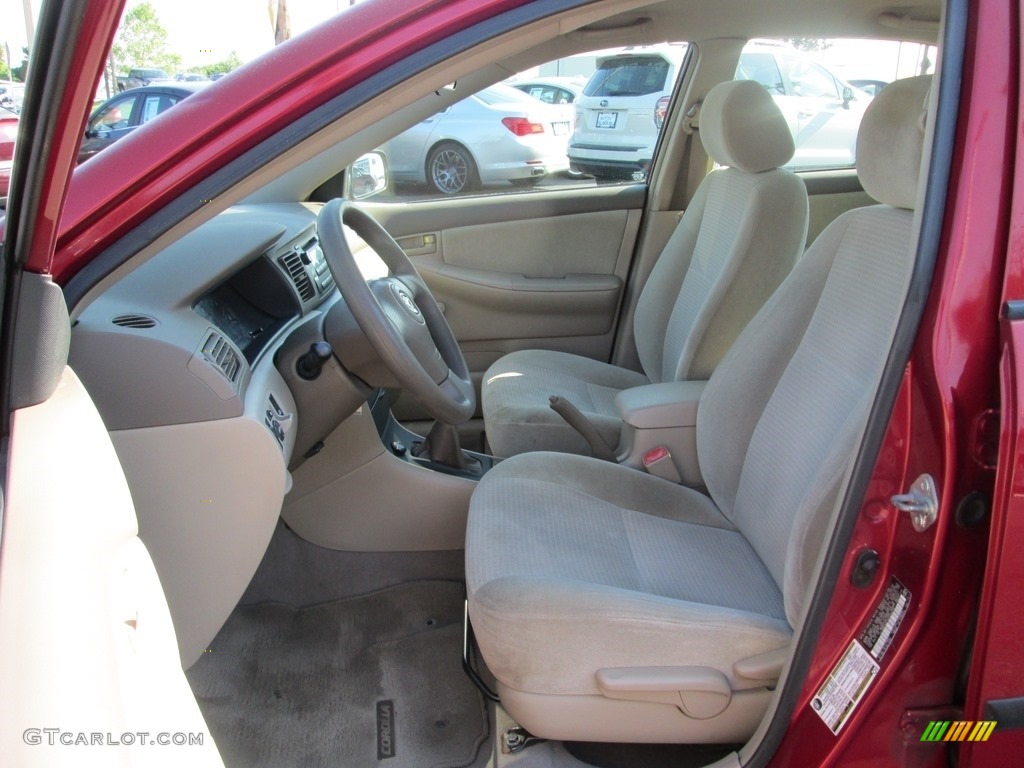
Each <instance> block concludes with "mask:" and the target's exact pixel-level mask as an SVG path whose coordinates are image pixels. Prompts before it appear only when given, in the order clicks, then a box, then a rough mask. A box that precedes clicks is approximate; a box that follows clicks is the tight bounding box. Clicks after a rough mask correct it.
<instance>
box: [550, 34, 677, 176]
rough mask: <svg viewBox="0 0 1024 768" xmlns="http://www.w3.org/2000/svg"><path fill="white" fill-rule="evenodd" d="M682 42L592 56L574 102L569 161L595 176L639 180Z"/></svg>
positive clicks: (651, 149)
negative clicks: (592, 64) (590, 71)
mask: <svg viewBox="0 0 1024 768" xmlns="http://www.w3.org/2000/svg"><path fill="white" fill-rule="evenodd" d="M685 56H686V45H685V44H681V45H659V46H650V47H643V48H627V49H626V50H625V51H623V52H622V53H618V54H615V55H613V56H603V57H600V58H598V60H597V69H596V70H595V71H594V74H593V75H591V76H590V80H588V81H587V84H586V85H585V86H584V88H583V95H582V96H581V97H580V98H578V99H577V100H576V102H575V105H576V129H575V131H574V133H573V136H572V138H571V139H570V140H569V166H570V168H571V169H572V170H573V171H578V172H580V173H587V174H590V175H592V176H596V177H598V178H619V179H622V178H625V179H629V178H634V179H641V178H643V174H644V173H645V171H646V169H647V166H648V165H649V164H650V162H651V158H652V157H653V155H654V145H655V143H656V142H657V140H658V129H659V127H660V123H659V122H656V117H658V114H657V113H658V109H659V107H660V108H661V110H662V111H661V114H660V118H661V119H662V120H663V119H664V110H665V108H666V107H667V106H668V100H669V97H670V96H671V95H672V88H673V87H674V86H675V82H676V76H677V75H678V74H679V66H680V64H682V62H683V58H684V57H685Z"/></svg>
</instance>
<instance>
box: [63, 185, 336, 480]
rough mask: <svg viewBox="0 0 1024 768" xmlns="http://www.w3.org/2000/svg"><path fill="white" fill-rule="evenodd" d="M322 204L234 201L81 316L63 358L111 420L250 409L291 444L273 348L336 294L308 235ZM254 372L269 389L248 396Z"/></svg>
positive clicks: (174, 419)
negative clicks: (67, 354)
mask: <svg viewBox="0 0 1024 768" xmlns="http://www.w3.org/2000/svg"><path fill="white" fill-rule="evenodd" d="M318 211H319V205H316V204H309V205H305V204H299V203H296V204H260V205H249V206H245V205H242V206H235V207H233V208H230V209H228V210H227V211H224V212H223V213H221V214H220V215H218V216H217V217H216V218H214V219H212V220H211V221H209V222H207V223H206V224H204V225H203V226H201V227H199V228H197V229H196V230H194V231H193V232H191V233H189V234H188V235H186V236H185V237H183V238H182V239H180V240H179V241H177V242H176V243H174V244H173V245H171V246H170V247H168V248H166V249H165V250H164V251H162V252H160V253H159V254H157V255H156V256H155V257H153V258H152V259H150V260H149V261H148V262H146V263H145V264H143V265H141V266H140V267H138V268H137V269H136V270H135V271H133V272H132V273H131V274H130V275H128V276H126V277H124V278H122V279H121V280H119V281H118V282H117V283H116V284H115V285H113V286H112V287H111V288H109V289H108V290H107V291H105V292H104V293H103V294H102V295H101V296H100V297H99V298H97V299H96V300H95V301H93V302H92V303H91V304H90V305H89V306H88V307H86V308H85V309H84V310H83V311H82V312H81V313H80V314H78V316H77V317H76V320H75V323H74V326H73V328H72V345H71V355H70V364H71V366H72V368H74V369H75V371H76V372H77V373H78V374H79V376H80V377H81V378H82V380H83V381H84V382H85V384H86V387H87V388H88V389H89V391H90V393H91V394H92V396H93V398H94V399H95V401H96V404H97V407H98V409H99V411H100V413H101V415H102V416H103V418H104V420H105V422H106V424H107V427H108V429H110V430H112V431H119V430H131V429H140V428H148V427H160V426H166V425H172V424H186V423H195V422H203V421H210V420H216V419H227V418H234V417H240V416H242V415H244V414H246V413H247V410H248V411H252V413H251V414H250V415H252V416H253V417H254V418H255V417H258V418H259V420H260V421H261V422H262V423H264V425H265V426H266V427H267V429H268V430H269V431H270V432H271V434H272V435H273V437H274V438H275V440H276V441H277V443H278V445H279V446H280V448H281V449H282V451H285V452H286V454H287V449H289V448H290V446H289V444H288V440H287V439H286V436H285V434H284V432H285V426H284V425H288V426H290V423H291V421H292V420H294V418H295V416H294V413H293V412H294V403H293V401H292V398H291V396H290V393H289V392H288V387H287V385H286V384H285V382H284V381H283V380H282V379H281V377H280V376H279V375H274V374H273V373H272V372H271V369H273V357H274V353H275V351H276V350H277V348H278V347H279V346H280V343H281V342H282V340H283V339H285V338H286V337H287V335H288V334H289V332H290V331H291V330H292V329H293V328H295V327H296V326H297V325H299V324H300V323H302V322H303V321H304V320H309V319H310V318H311V317H312V316H315V315H318V314H321V312H320V310H321V309H322V308H325V305H328V304H330V299H331V298H332V296H333V295H334V294H336V292H335V291H334V279H333V277H332V275H331V272H330V270H329V269H328V266H327V262H326V259H325V258H324V254H323V251H322V250H321V248H320V244H319V241H318V238H317V235H316V215H317V213H318ZM254 382H258V383H259V386H260V387H262V388H263V389H265V390H266V391H265V392H261V393H259V396H258V397H256V398H250V395H251V394H252V393H251V392H250V390H251V389H252V388H253V387H254V386H255V384H254ZM249 399H256V400H257V401H258V402H257V406H256V407H255V408H252V407H250V406H248V405H247V400H249ZM285 459H286V461H287V459H288V456H287V455H286V456H285Z"/></svg>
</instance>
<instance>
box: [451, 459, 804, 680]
mask: <svg viewBox="0 0 1024 768" xmlns="http://www.w3.org/2000/svg"><path fill="white" fill-rule="evenodd" d="M466 555H467V559H466V583H467V591H468V593H469V596H470V600H469V604H470V614H471V620H472V623H473V628H474V631H475V633H476V637H477V641H478V642H479V644H480V648H481V651H482V652H483V655H484V658H486V659H487V665H488V667H489V668H490V670H491V671H492V672H493V673H494V675H495V676H496V677H497V678H498V680H500V681H501V682H502V683H503V684H504V685H506V686H509V687H511V688H515V689H517V690H520V691H525V692H529V693H542V694H575V695H587V694H596V693H598V689H597V686H596V682H595V677H594V676H595V673H596V672H597V670H599V669H603V668H610V667H644V666H692V665H699V666H707V667H712V668H714V669H717V670H719V671H721V672H722V673H723V674H725V675H726V677H728V678H729V679H730V681H731V682H732V683H733V686H734V690H741V689H743V688H744V687H751V686H752V685H754V684H753V683H751V682H750V681H746V682H744V681H742V680H736V679H735V678H734V676H733V673H732V664H733V663H734V662H736V661H738V660H739V659H742V658H746V657H749V656H754V655H756V654H759V653H764V652H766V651H769V650H773V649H776V648H779V647H782V646H784V645H786V643H787V642H788V640H789V638H790V635H791V630H790V627H789V624H788V623H787V622H786V618H785V610H784V606H783V601H782V594H781V592H780V591H779V590H778V588H777V586H776V584H775V582H774V580H773V579H772V578H771V575H770V574H769V573H768V571H767V569H766V568H765V567H764V565H763V564H762V563H761V561H760V560H759V558H758V557H757V555H756V554H755V553H754V551H753V549H752V548H751V546H750V545H749V544H748V543H747V542H746V540H745V539H744V538H743V536H742V535H741V534H740V533H739V532H738V531H737V530H736V529H735V528H734V527H733V526H732V524H731V523H730V522H729V521H728V520H727V519H726V518H725V517H724V516H723V515H722V514H721V513H720V512H719V511H718V510H717V509H716V507H715V505H714V503H713V502H712V501H711V500H710V499H709V498H707V497H706V496H704V495H702V494H700V493H698V492H696V491H694V490H692V489H689V488H684V487H682V486H677V485H673V484H671V483H668V482H666V481H664V480H661V479H659V478H655V477H651V476H650V475H645V474H642V473H640V472H637V471H636V470H633V469H628V468H626V467H621V466H618V465H612V464H608V463H603V462H602V463H599V462H595V461H593V460H592V459H588V458H586V457H581V456H570V455H565V454H553V453H532V454H526V455H522V456H517V457H515V458H514V459H510V460H509V461H506V462H503V463H501V464H499V465H498V466H497V467H495V469H494V470H492V471H491V472H490V473H488V476H487V482H486V483H482V484H481V485H480V486H479V488H478V489H477V491H476V492H475V493H474V494H473V497H472V502H471V509H470V515H469V528H468V531H467V537H466ZM723 637H728V638H729V642H728V643H723V642H722V638H723ZM761 684H762V685H763V683H761Z"/></svg>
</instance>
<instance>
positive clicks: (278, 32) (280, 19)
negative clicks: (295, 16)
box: [267, 0, 292, 45]
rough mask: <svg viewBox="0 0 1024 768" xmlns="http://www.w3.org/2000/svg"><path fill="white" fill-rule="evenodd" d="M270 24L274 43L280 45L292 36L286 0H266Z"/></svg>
mask: <svg viewBox="0 0 1024 768" xmlns="http://www.w3.org/2000/svg"><path fill="white" fill-rule="evenodd" d="M267 12H268V13H269V14H270V26H271V27H272V28H273V29H274V45H280V44H281V43H283V42H284V41H285V40H287V39H288V38H290V37H291V36H292V25H291V21H290V20H289V19H288V0H267Z"/></svg>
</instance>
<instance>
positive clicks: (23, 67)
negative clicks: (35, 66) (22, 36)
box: [11, 45, 28, 83]
mask: <svg viewBox="0 0 1024 768" xmlns="http://www.w3.org/2000/svg"><path fill="white" fill-rule="evenodd" d="M27 72H28V46H27V45H26V46H22V49H21V64H19V65H18V66H16V67H11V80H20V81H21V82H23V83H24V82H25V74H26V73H27Z"/></svg>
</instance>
